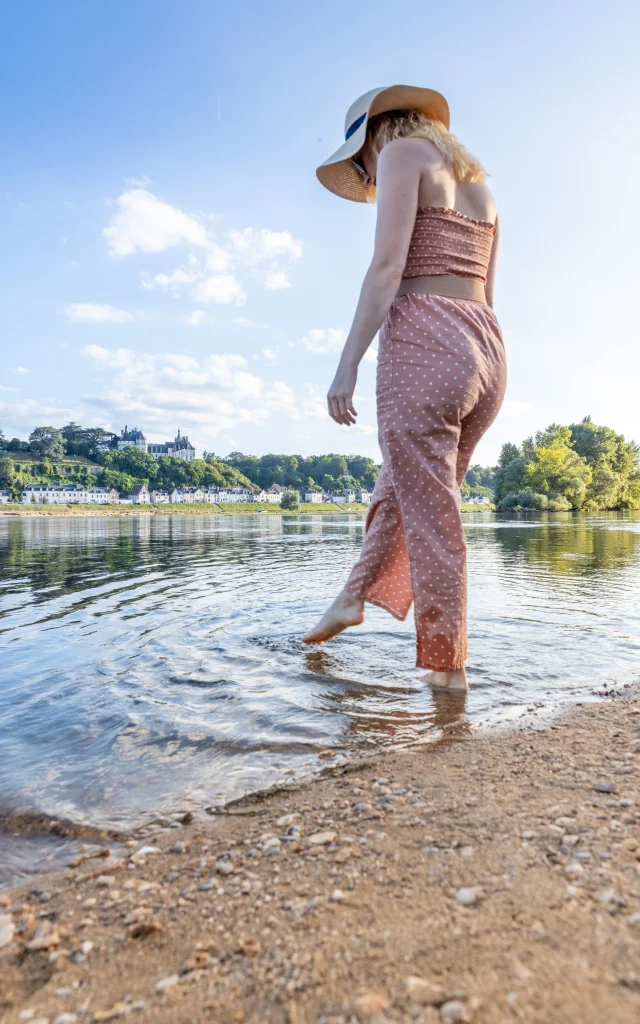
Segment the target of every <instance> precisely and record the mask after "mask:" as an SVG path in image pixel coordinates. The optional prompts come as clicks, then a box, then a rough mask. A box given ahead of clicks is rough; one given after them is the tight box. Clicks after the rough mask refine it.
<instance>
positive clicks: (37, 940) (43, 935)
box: [27, 921, 60, 952]
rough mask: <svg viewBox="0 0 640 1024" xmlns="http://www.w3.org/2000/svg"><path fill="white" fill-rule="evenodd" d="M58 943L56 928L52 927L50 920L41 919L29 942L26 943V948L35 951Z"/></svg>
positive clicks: (58, 937) (49, 947)
mask: <svg viewBox="0 0 640 1024" xmlns="http://www.w3.org/2000/svg"><path fill="white" fill-rule="evenodd" d="M58 945H60V936H59V934H58V929H57V928H54V926H53V925H52V924H51V922H50V921H43V922H42V923H41V924H39V925H38V927H37V928H36V932H35V935H34V936H33V938H32V940H31V942H28V943H27V949H29V950H31V951H32V952H37V951H38V950H41V949H52V948H53V947H54V946H58Z"/></svg>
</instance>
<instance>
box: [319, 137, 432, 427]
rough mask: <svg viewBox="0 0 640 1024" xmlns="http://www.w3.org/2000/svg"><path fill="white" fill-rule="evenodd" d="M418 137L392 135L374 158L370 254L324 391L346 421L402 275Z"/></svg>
mask: <svg viewBox="0 0 640 1024" xmlns="http://www.w3.org/2000/svg"><path fill="white" fill-rule="evenodd" d="M421 142H422V140H418V139H396V140H394V141H393V142H389V143H387V145H386V146H385V147H384V148H383V150H382V152H381V153H380V156H379V158H378V167H377V172H376V194H377V207H378V214H377V220H376V237H375V247H374V253H373V259H372V260H371V264H370V266H369V269H368V271H367V273H366V275H365V279H364V282H363V284H362V290H361V292H360V298H359V300H358V305H357V308H356V312H355V316H354V318H353V324H352V325H351V330H350V331H349V335H348V337H347V340H346V342H345V345H344V349H343V350H342V355H341V357H340V362H339V364H338V370H337V373H336V376H335V378H334V381H333V383H332V385H331V387H330V389H329V393H328V395H327V405H328V408H329V415H330V416H331V418H332V419H334V420H335V421H336V423H344V424H346V425H347V426H350V425H351V424H352V423H355V417H356V416H357V413H356V410H355V409H354V407H353V392H354V391H355V386H356V381H357V377H358V366H359V365H360V360H361V359H362V357H363V356H364V354H365V352H366V351H367V349H368V348H369V345H370V344H371V342H372V341H373V339H374V337H375V336H376V334H377V332H378V331H379V330H380V327H381V325H382V323H383V321H384V318H385V317H386V315H387V313H388V312H389V308H390V306H391V303H392V302H393V300H394V298H395V295H396V292H397V291H398V286H399V284H400V281H401V280H402V274H403V271H404V267H405V263H406V261H407V253H408V251H409V243H410V241H411V235H412V233H413V228H414V225H415V219H416V211H417V207H418V189H419V187H420V176H421V174H422V171H423V169H424V147H423V146H422V144H421ZM416 143H417V145H416Z"/></svg>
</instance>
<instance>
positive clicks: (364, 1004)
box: [354, 992, 389, 1017]
mask: <svg viewBox="0 0 640 1024" xmlns="http://www.w3.org/2000/svg"><path fill="white" fill-rule="evenodd" d="M354 1005H355V1008H356V1010H357V1011H358V1013H361V1014H362V1015H363V1017H379V1016H380V1014H381V1013H382V1012H383V1011H384V1010H386V1009H387V1008H388V1006H389V1000H388V999H387V997H386V995H384V993H383V992H365V993H364V995H362V996H359V997H358V999H356V1001H355V1004H354Z"/></svg>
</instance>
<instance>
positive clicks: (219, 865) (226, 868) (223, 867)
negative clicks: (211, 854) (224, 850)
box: [216, 860, 233, 875]
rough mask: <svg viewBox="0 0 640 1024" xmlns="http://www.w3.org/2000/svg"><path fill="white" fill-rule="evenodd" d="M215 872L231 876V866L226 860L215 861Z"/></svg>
mask: <svg viewBox="0 0 640 1024" xmlns="http://www.w3.org/2000/svg"><path fill="white" fill-rule="evenodd" d="M216 871H217V872H218V874H219V875H231V874H233V864H232V863H231V862H230V861H228V860H218V861H216Z"/></svg>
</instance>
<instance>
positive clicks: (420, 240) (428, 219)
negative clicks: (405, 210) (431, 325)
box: [402, 206, 496, 281]
mask: <svg viewBox="0 0 640 1024" xmlns="http://www.w3.org/2000/svg"><path fill="white" fill-rule="evenodd" d="M495 232H496V229H495V225H494V224H491V223H490V221H488V220H473V219H472V218H471V217H466V216H465V215H464V214H463V213H458V211H457V210H446V209H445V208H444V207H440V206H422V207H420V208H419V210H418V213H417V216H416V223H415V227H414V229H413V234H412V236H411V242H410V243H409V252H408V254H407V262H406V265H405V268H404V273H403V275H402V276H403V277H421V276H422V275H423V274H458V275H459V276H461V277H477V278H480V280H481V281H486V280H487V272H488V270H489V258H490V256H491V247H492V245H493V236H494V235H495Z"/></svg>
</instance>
